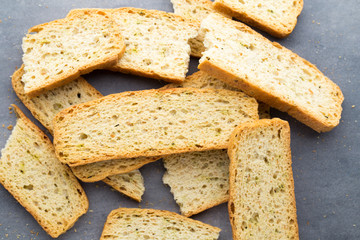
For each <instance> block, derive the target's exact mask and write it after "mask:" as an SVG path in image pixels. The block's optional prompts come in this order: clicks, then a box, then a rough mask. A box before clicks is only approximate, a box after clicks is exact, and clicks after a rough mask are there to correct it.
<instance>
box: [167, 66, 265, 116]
mask: <svg viewBox="0 0 360 240" xmlns="http://www.w3.org/2000/svg"><path fill="white" fill-rule="evenodd" d="M181 87H185V88H189V87H192V88H211V89H227V90H231V91H240V90H239V89H237V88H233V87H231V86H229V85H228V84H226V83H224V82H223V81H220V80H219V79H217V78H215V77H212V76H211V75H209V74H207V73H206V72H203V71H198V72H195V73H193V74H191V75H190V76H187V77H186V78H185V81H184V82H182V83H169V84H167V85H165V86H164V87H162V88H161V89H169V88H181ZM259 118H260V119H262V118H270V107H269V105H267V104H265V103H262V102H259Z"/></svg>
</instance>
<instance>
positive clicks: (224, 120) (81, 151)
mask: <svg viewBox="0 0 360 240" xmlns="http://www.w3.org/2000/svg"><path fill="white" fill-rule="evenodd" d="M172 2H173V5H174V9H175V14H174V13H167V12H162V11H157V10H145V9H137V8H120V9H75V10H72V11H70V12H69V14H68V15H67V16H66V18H64V19H59V20H55V21H52V22H49V23H44V24H41V25H38V26H35V27H33V28H31V29H30V30H29V33H28V34H27V35H26V36H25V37H24V39H23V44H22V47H23V51H24V55H23V66H22V67H21V68H20V69H18V70H17V71H16V72H15V73H14V74H13V76H12V84H13V88H14V90H15V92H16V94H17V96H18V97H19V98H20V100H21V101H22V102H23V103H24V105H25V106H26V107H27V108H28V109H29V110H30V111H31V113H32V114H33V115H34V117H35V118H36V119H38V120H39V121H40V122H41V123H42V124H43V125H44V126H45V127H46V128H47V129H48V130H49V132H50V133H51V134H52V135H53V137H54V141H53V143H52V142H51V141H50V140H49V139H48V138H47V136H46V135H45V134H44V133H43V132H42V131H41V130H40V129H39V128H38V127H37V126H36V125H35V124H34V123H32V122H31V121H30V120H29V119H28V118H27V117H26V116H25V115H24V114H23V113H22V112H21V111H20V109H19V108H18V107H16V106H15V105H13V107H14V109H15V111H16V113H17V116H18V120H17V123H16V126H15V127H14V129H13V132H12V135H11V136H10V138H9V140H8V141H7V144H6V146H5V148H4V149H3V150H2V152H1V161H0V182H1V183H2V184H3V185H4V187H5V188H6V189H7V190H8V191H9V192H10V193H11V194H12V195H13V196H14V197H15V198H16V199H17V200H18V201H19V202H20V203H21V204H22V205H23V206H24V207H25V208H26V209H27V210H28V211H29V212H30V213H31V214H32V215H33V216H34V218H35V219H36V220H37V221H38V222H39V224H40V225H41V226H42V227H43V229H44V230H45V231H46V232H47V233H48V234H49V235H51V236H52V237H54V238H55V237H58V236H59V235H60V234H62V233H64V232H66V231H67V230H68V229H69V228H71V227H72V226H73V224H74V223H75V222H76V220H77V219H78V218H79V217H80V216H81V215H83V214H85V213H86V212H87V210H88V200H87V197H86V194H85V192H84V191H83V189H82V187H81V185H80V184H79V183H78V180H77V179H80V180H81V181H84V182H96V181H101V180H102V181H104V182H105V183H107V184H109V185H111V186H112V187H113V188H115V189H116V190H118V191H120V192H122V193H124V194H126V195H127V196H129V197H131V198H133V199H135V200H137V201H141V195H142V194H143V192H144V183H143V179H142V176H141V173H140V171H139V170H138V169H139V168H140V167H141V166H143V165H145V164H147V163H149V162H153V161H156V160H159V159H162V160H163V162H164V165H165V168H166V170H167V172H166V173H165V175H164V177H163V181H164V183H165V184H168V185H169V186H170V188H171V192H172V193H173V195H174V197H175V200H176V202H177V203H178V205H179V206H180V210H181V213H182V215H184V216H181V215H178V214H176V213H171V212H167V211H161V210H152V209H126V208H120V209H116V210H114V211H112V212H111V213H110V215H109V216H108V219H107V221H106V223H105V226H104V230H103V233H102V236H101V239H164V238H166V239H217V238H218V236H219V232H220V229H218V228H216V227H212V226H210V225H207V224H204V223H201V222H199V221H195V220H192V219H190V218H188V217H190V216H191V215H194V214H197V213H199V212H201V211H204V210H206V209H208V208H211V207H213V206H216V205H218V204H220V203H223V202H227V201H229V215H230V221H231V225H232V228H233V238H234V239H298V226H297V219H296V205H295V195H294V183H293V175H292V169H291V151H290V128H289V124H288V123H287V122H286V121H283V120H280V119H276V118H275V119H270V116H269V106H271V107H274V108H277V109H278V110H280V111H284V112H287V113H288V114H289V115H291V116H293V117H294V118H296V119H297V120H299V121H300V122H302V123H304V124H306V125H307V126H309V127H310V128H312V129H314V130H315V131H318V132H324V131H330V130H331V129H333V128H334V127H335V126H337V125H338V124H339V119H340V117H341V111H342V108H341V103H342V101H343V95H342V92H341V90H340V89H339V87H338V86H337V85H336V84H335V83H333V82H332V81H331V80H330V79H328V78H327V77H325V76H324V75H323V74H322V73H321V72H320V71H319V70H318V69H317V68H316V67H315V66H314V65H313V64H311V63H309V62H308V61H306V60H304V59H303V58H301V57H299V56H298V55H297V54H295V53H293V52H291V51H290V50H288V49H286V48H284V47H282V46H281V45H279V44H278V43H275V42H270V41H269V40H268V39H266V38H265V37H263V36H262V35H261V34H259V33H257V32H256V31H255V30H253V29H252V28H250V27H249V26H247V25H245V24H244V23H246V24H249V25H251V26H253V27H255V28H258V29H260V30H263V31H266V32H268V33H270V34H271V35H273V36H275V37H285V36H287V35H289V34H290V33H291V31H292V30H293V29H294V27H295V25H296V19H297V16H298V15H299V14H300V12H301V10H302V4H303V3H302V1H301V0H295V1H294V0H292V1H281V2H279V1H275V0H272V1H263V0H256V1H246V0H244V1H242V0H240V1H233V0H216V1H215V2H214V3H213V2H211V1H209V0H172ZM231 17H235V18H237V19H238V20H240V21H242V22H244V23H241V22H239V21H235V20H232V19H231ZM190 54H191V55H192V56H194V57H200V60H199V62H200V64H199V66H198V68H199V70H200V71H198V72H196V73H194V74H192V75H190V76H188V77H186V73H187V71H188V64H189V59H190ZM94 69H108V70H111V71H119V72H123V73H129V74H135V75H140V76H145V77H149V78H155V79H161V80H164V81H167V82H171V83H170V84H168V85H165V86H164V87H163V88H161V89H152V90H144V91H133V92H122V93H118V94H112V95H108V96H103V95H102V94H101V93H99V92H98V91H97V90H96V89H95V88H94V87H92V86H91V85H90V84H89V83H88V82H87V81H86V80H85V79H84V78H82V77H81V76H80V75H83V74H86V73H89V72H91V71H93V70H94ZM259 119H260V120H259Z"/></svg>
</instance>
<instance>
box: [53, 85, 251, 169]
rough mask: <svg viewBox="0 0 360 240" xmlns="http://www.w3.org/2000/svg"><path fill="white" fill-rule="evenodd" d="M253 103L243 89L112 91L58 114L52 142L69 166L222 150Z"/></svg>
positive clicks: (247, 115) (245, 119)
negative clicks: (237, 90) (120, 159)
mask: <svg viewBox="0 0 360 240" xmlns="http://www.w3.org/2000/svg"><path fill="white" fill-rule="evenodd" d="M257 107H258V104H257V102H256V100H255V99H253V98H251V97H248V96H247V95H245V94H244V93H242V92H235V91H228V90H223V89H195V88H174V89H168V90H155V89H153V90H144V91H135V92H124V93H119V94H113V95H109V96H106V97H103V98H100V99H98V100H94V101H91V102H87V103H84V104H79V105H76V106H73V107H70V108H67V109H65V110H63V111H62V112H60V113H59V114H57V115H56V116H55V118H54V144H55V146H56V147H55V148H56V149H57V156H59V158H60V159H61V161H63V162H64V163H67V164H70V165H72V166H75V165H84V164H88V163H91V162H97V161H103V160H107V159H114V158H133V157H145V156H146V157H153V156H162V155H167V154H174V153H181V152H190V151H204V150H211V149H223V148H226V147H227V144H228V139H229V136H230V133H231V132H232V131H233V129H234V128H235V127H236V126H238V125H239V124H241V123H243V122H246V121H253V120H257V119H258V114H257ZM89 123H91V124H89Z"/></svg>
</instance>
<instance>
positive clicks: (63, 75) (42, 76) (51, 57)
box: [21, 10, 125, 97]
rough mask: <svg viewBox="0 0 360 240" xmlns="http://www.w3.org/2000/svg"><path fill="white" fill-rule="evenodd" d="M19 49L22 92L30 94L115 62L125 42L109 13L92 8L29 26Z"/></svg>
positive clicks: (56, 85)
mask: <svg viewBox="0 0 360 240" xmlns="http://www.w3.org/2000/svg"><path fill="white" fill-rule="evenodd" d="M22 48H23V51H24V55H23V62H24V75H23V77H22V80H21V81H22V82H23V83H24V93H25V94H27V95H29V96H32V97H33V96H35V95H39V94H40V93H42V92H44V91H46V90H50V89H53V88H56V87H59V86H62V85H64V84H66V83H68V82H70V81H72V80H75V79H77V78H78V77H79V76H80V75H81V74H85V73H89V72H91V71H93V70H94V69H99V68H104V67H108V66H111V65H114V64H115V63H116V62H117V61H118V59H119V58H120V57H121V56H122V54H123V53H124V51H125V44H124V41H123V39H122V36H121V34H120V31H119V29H118V27H117V26H116V24H115V23H114V22H113V21H112V18H111V16H110V15H108V14H107V13H105V12H104V11H100V10H96V11H95V10H93V11H81V12H77V14H74V15H72V16H71V17H67V18H64V19H59V20H56V21H52V22H49V23H44V24H41V25H38V26H35V27H32V28H30V30H29V34H27V35H26V36H25V37H24V39H23V44H22Z"/></svg>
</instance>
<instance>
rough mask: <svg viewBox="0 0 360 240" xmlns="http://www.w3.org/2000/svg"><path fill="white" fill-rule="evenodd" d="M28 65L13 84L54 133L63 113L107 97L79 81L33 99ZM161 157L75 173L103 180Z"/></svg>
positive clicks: (118, 161) (94, 166)
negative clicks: (26, 80) (26, 76)
mask: <svg viewBox="0 0 360 240" xmlns="http://www.w3.org/2000/svg"><path fill="white" fill-rule="evenodd" d="M23 74H24V66H21V68H20V69H18V70H17V71H15V73H14V74H13V76H12V85H13V88H14V91H15V93H16V95H17V96H18V97H19V98H20V100H21V101H22V102H23V103H24V105H25V106H26V107H27V108H28V109H29V110H30V112H31V113H32V115H33V116H34V117H35V118H36V119H37V120H39V122H41V124H42V125H44V126H45V127H46V128H47V129H48V130H49V132H50V133H51V134H53V125H52V120H53V119H54V117H55V115H56V114H57V113H58V112H60V111H61V110H63V109H65V108H68V107H70V106H72V105H76V104H79V103H84V102H88V101H91V100H95V99H98V98H100V97H102V96H103V95H102V94H101V93H100V92H98V91H97V90H96V89H95V88H94V87H93V86H91V85H90V84H89V83H88V82H87V81H86V80H85V79H83V78H82V77H79V78H78V79H76V80H74V81H72V82H70V83H68V84H66V85H64V86H61V87H57V88H54V89H52V90H49V91H47V92H45V93H43V94H40V95H38V96H36V97H33V98H30V97H29V96H27V95H26V94H25V93H24V83H23V82H22V81H21V78H22V76H23ZM157 159H158V158H154V157H151V158H132V159H113V160H108V161H104V162H97V163H92V164H88V165H83V166H81V167H75V168H72V169H71V170H72V171H73V173H74V174H75V176H76V177H77V178H79V179H80V180H81V181H83V182H96V181H100V180H102V179H104V178H106V177H107V176H110V175H114V174H121V173H126V172H130V171H132V170H135V169H138V168H140V167H141V166H143V165H145V164H147V163H149V162H153V161H156V160H157Z"/></svg>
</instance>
